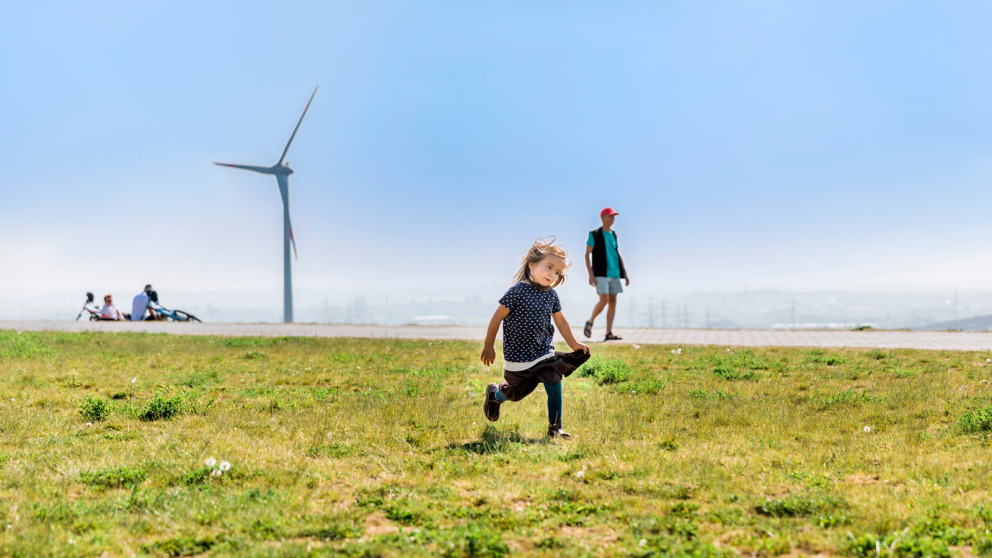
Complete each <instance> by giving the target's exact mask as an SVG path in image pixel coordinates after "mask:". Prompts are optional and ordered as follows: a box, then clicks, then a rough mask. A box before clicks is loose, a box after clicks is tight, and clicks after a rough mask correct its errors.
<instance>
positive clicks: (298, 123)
mask: <svg viewBox="0 0 992 558" xmlns="http://www.w3.org/2000/svg"><path fill="white" fill-rule="evenodd" d="M317 87H320V86H319V85H318V86H317ZM317 87H314V88H313V93H311V94H310V100H309V101H307V106H306V107H305V108H304V109H303V114H301V115H300V119H299V120H298V121H297V122H296V127H295V128H293V134H292V135H291V136H289V141H287V142H286V148H285V149H283V150H282V156H281V157H279V162H278V163H276V165H281V164H282V161H283V159H285V158H286V153H288V152H289V146H290V145H291V144H292V143H293V138H295V137H296V131H297V130H299V129H300V124H302V123H303V117H304V116H306V115H307V109H309V108H310V103H311V102H313V96H314V95H316V94H317Z"/></svg>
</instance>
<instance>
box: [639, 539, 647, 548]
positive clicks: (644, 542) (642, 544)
mask: <svg viewBox="0 0 992 558" xmlns="http://www.w3.org/2000/svg"><path fill="white" fill-rule="evenodd" d="M647 545H648V540H647V539H641V542H639V543H637V546H639V547H641V548H644V547H645V546H647Z"/></svg>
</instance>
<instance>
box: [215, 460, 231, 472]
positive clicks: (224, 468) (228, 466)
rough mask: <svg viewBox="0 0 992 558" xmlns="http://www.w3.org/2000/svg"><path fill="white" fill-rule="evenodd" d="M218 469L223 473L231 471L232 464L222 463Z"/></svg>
mask: <svg viewBox="0 0 992 558" xmlns="http://www.w3.org/2000/svg"><path fill="white" fill-rule="evenodd" d="M217 468H218V469H220V470H221V471H229V470H230V469H231V464H230V463H228V462H227V461H221V462H220V465H217Z"/></svg>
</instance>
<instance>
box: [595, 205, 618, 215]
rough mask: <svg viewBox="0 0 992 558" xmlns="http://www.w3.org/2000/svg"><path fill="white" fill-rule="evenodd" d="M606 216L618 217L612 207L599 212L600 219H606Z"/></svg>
mask: <svg viewBox="0 0 992 558" xmlns="http://www.w3.org/2000/svg"><path fill="white" fill-rule="evenodd" d="M607 215H620V214H619V213H617V211H616V210H615V209H613V208H612V207H604V208H603V210H602V211H600V212H599V216H600V217H606V216H607Z"/></svg>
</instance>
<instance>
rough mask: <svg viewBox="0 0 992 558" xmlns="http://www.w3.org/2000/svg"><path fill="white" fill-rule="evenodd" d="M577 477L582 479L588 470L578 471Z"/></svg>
mask: <svg viewBox="0 0 992 558" xmlns="http://www.w3.org/2000/svg"><path fill="white" fill-rule="evenodd" d="M575 478H577V479H580V480H581V479H584V478H586V472H585V471H579V472H578V473H575Z"/></svg>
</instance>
